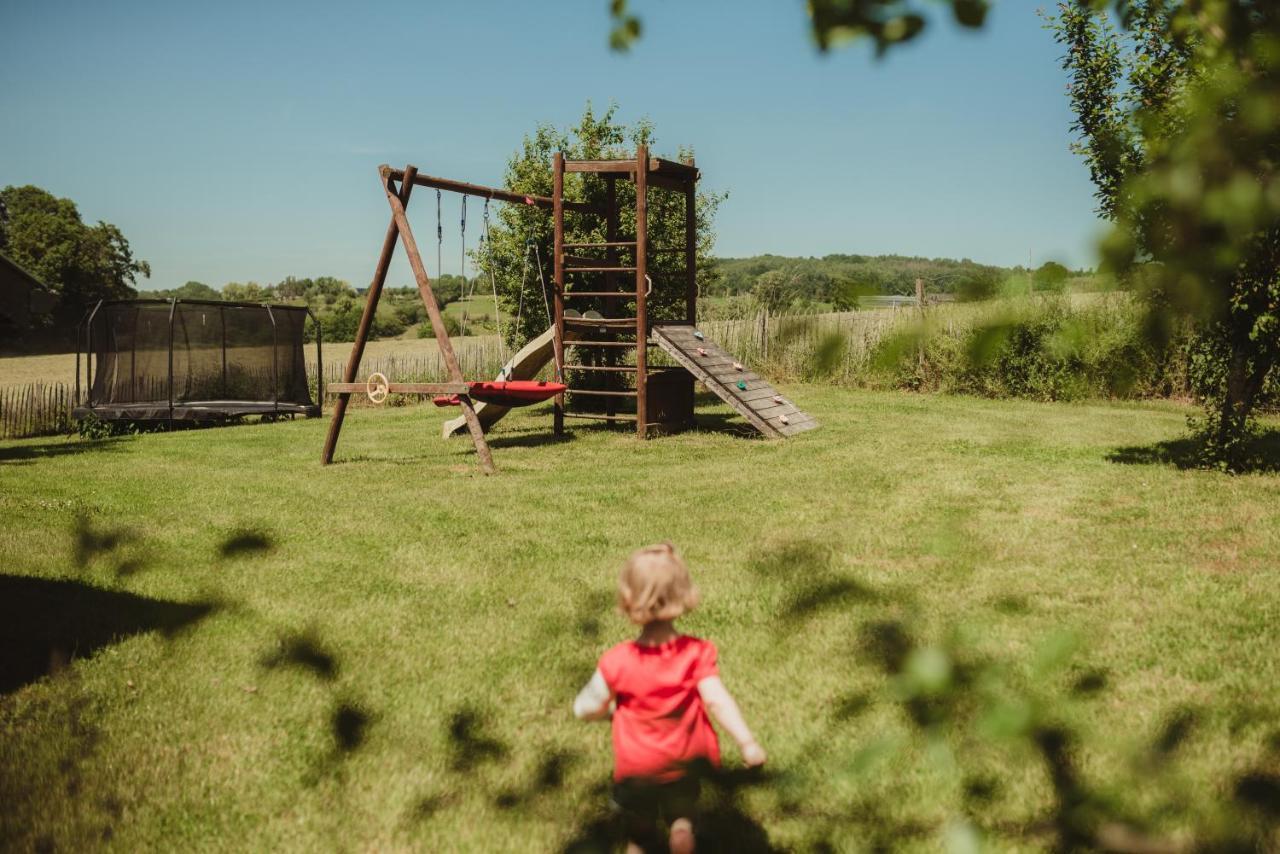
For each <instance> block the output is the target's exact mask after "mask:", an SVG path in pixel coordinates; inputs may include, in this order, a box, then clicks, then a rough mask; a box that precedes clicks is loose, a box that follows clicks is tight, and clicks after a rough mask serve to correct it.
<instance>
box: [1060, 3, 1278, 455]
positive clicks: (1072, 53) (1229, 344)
mask: <svg viewBox="0 0 1280 854" xmlns="http://www.w3.org/2000/svg"><path fill="white" fill-rule="evenodd" d="M1119 11H1120V13H1121V14H1119V15H1118V16H1117V18H1118V21H1119V23H1118V24H1116V23H1114V22H1113V20H1112V18H1111V17H1110V16H1108V15H1105V14H1102V13H1100V12H1099V11H1098V10H1097V9H1095V8H1091V7H1088V6H1082V5H1080V4H1076V3H1067V2H1063V3H1060V4H1059V6H1058V9H1057V13H1056V15H1054V16H1053V17H1052V18H1051V19H1050V26H1051V27H1052V28H1053V30H1054V32H1055V35H1056V37H1057V39H1058V41H1059V43H1061V44H1062V45H1063V46H1064V47H1065V48H1066V55H1065V57H1064V59H1063V65H1064V67H1065V68H1066V69H1067V71H1068V72H1069V73H1070V75H1071V87H1070V97H1071V106H1072V109H1073V111H1074V112H1075V114H1076V122H1075V125H1074V127H1073V129H1074V130H1075V131H1076V132H1077V134H1078V140H1077V142H1076V144H1075V146H1074V149H1075V150H1076V151H1077V152H1078V153H1079V154H1080V155H1081V156H1082V157H1083V158H1084V159H1085V162H1086V163H1087V164H1088V166H1089V170H1090V173H1091V175H1092V177H1093V181H1094V185H1095V187H1096V195H1097V198H1098V207H1099V211H1100V212H1101V213H1102V214H1103V215H1104V216H1106V217H1108V218H1109V219H1111V220H1112V221H1113V222H1114V223H1115V228H1114V230H1113V232H1112V233H1111V235H1110V236H1109V237H1108V239H1107V241H1106V243H1105V244H1104V247H1103V249H1104V256H1105V260H1106V261H1107V263H1108V265H1109V266H1110V268H1111V269H1113V270H1116V271H1118V272H1120V273H1121V274H1122V275H1127V276H1129V278H1130V280H1131V282H1132V283H1133V286H1134V287H1135V289H1136V290H1138V292H1139V293H1141V294H1142V295H1143V296H1144V297H1145V298H1146V302H1147V305H1148V306H1149V317H1148V321H1147V326H1148V329H1149V330H1150V332H1151V334H1152V336H1153V338H1154V339H1155V340H1156V341H1157V342H1159V341H1160V340H1162V338H1163V337H1164V336H1166V335H1167V334H1168V331H1169V330H1170V329H1171V328H1173V326H1174V325H1175V324H1177V323H1179V322H1181V321H1182V320H1190V321H1191V322H1192V323H1194V324H1195V325H1196V327H1197V328H1198V330H1199V339H1200V343H1199V347H1198V352H1199V354H1200V358H1198V360H1197V362H1196V365H1197V371H1196V377H1195V378H1194V379H1195V383H1196V386H1197V390H1198V392H1199V394H1200V396H1201V398H1202V399H1203V401H1204V403H1205V410H1206V414H1205V417H1204V419H1203V420H1202V421H1201V422H1200V423H1199V425H1198V426H1199V428H1200V434H1201V438H1202V439H1203V440H1204V449H1205V456H1206V461H1207V462H1210V463H1213V464H1216V465H1221V466H1224V467H1228V468H1237V467H1240V466H1243V465H1245V464H1246V463H1247V460H1246V459H1245V454H1246V449H1247V447H1248V439H1249V436H1250V433H1251V431H1252V427H1253V421H1252V419H1253V413H1254V408H1255V405H1256V404H1257V402H1258V400H1259V396H1260V395H1261V393H1262V391H1263V389H1264V387H1265V385H1266V382H1267V378H1268V376H1269V375H1270V374H1271V372H1272V370H1273V369H1274V368H1275V366H1276V364H1277V361H1278V360H1280V175H1277V169H1276V164H1277V163H1280V111H1277V110H1276V104H1277V103H1280V50H1278V49H1277V47H1276V45H1277V44H1280V8H1278V7H1277V6H1276V4H1274V3H1262V2H1251V1H1250V0H1222V2H1217V3H1187V4H1173V3H1169V2H1164V0H1130V2H1127V3H1125V4H1124V5H1123V7H1122V8H1120V9H1119Z"/></svg>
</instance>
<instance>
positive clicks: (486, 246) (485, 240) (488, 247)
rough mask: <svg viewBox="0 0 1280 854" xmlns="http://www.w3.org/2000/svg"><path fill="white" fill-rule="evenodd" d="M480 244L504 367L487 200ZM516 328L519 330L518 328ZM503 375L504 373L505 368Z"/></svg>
mask: <svg viewBox="0 0 1280 854" xmlns="http://www.w3.org/2000/svg"><path fill="white" fill-rule="evenodd" d="M480 243H481V245H482V249H483V250H485V251H482V253H481V254H484V255H485V257H486V259H487V262H488V267H489V285H490V286H491V287H492V288H493V323H494V325H495V326H496V327H497V329H498V355H499V356H501V357H502V364H503V365H504V366H505V365H506V364H507V341H506V339H505V338H504V337H503V336H502V306H501V304H500V303H499V302H498V280H497V278H496V277H495V276H494V272H493V239H492V238H491V237H490V236H489V199H485V200H484V234H483V235H481V237H480ZM486 252H487V254H486ZM517 323H518V321H517ZM516 328H517V329H519V326H517V327H516ZM503 373H505V368H504V371H503Z"/></svg>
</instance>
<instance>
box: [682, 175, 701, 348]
mask: <svg viewBox="0 0 1280 854" xmlns="http://www.w3.org/2000/svg"><path fill="white" fill-rule="evenodd" d="M685 163H686V164H687V165H689V166H692V165H693V158H692V157H690V158H687V159H686V160H685ZM697 251H698V189H697V184H695V183H694V182H693V181H690V182H689V183H688V185H686V186H685V190H684V275H685V296H684V315H685V320H687V321H688V322H689V323H690V324H695V325H696V324H697V322H698V265H697Z"/></svg>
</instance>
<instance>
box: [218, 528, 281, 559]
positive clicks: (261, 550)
mask: <svg viewBox="0 0 1280 854" xmlns="http://www.w3.org/2000/svg"><path fill="white" fill-rule="evenodd" d="M273 548H275V543H274V541H273V540H272V539H271V536H270V535H269V534H267V533H265V532H264V531H260V530H256V529H252V528H240V529H238V530H235V531H232V532H231V534H230V535H228V537H227V538H226V539H225V540H223V541H222V544H221V545H220V546H219V547H218V553H219V554H221V555H222V556H223V557H243V556H247V555H254V554H265V553H266V552H269V551H271V550H272V549H273Z"/></svg>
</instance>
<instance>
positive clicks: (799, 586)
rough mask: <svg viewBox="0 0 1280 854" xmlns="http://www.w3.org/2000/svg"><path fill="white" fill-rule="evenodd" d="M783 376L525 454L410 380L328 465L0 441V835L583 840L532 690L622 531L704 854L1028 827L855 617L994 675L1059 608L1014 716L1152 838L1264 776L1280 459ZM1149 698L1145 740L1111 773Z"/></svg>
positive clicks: (1066, 410) (1018, 411) (567, 772)
mask: <svg viewBox="0 0 1280 854" xmlns="http://www.w3.org/2000/svg"><path fill="white" fill-rule="evenodd" d="M787 392H788V393H791V394H793V395H794V397H795V399H796V400H797V401H798V402H800V404H801V405H802V406H803V407H804V408H806V409H810V410H812V411H813V412H814V413H815V414H816V415H817V417H818V418H819V419H820V420H821V422H822V424H823V427H822V429H820V430H818V431H814V432H811V433H806V434H804V435H803V436H801V437H799V438H796V439H794V440H789V441H786V442H780V443H772V442H767V441H763V440H758V439H754V438H751V437H748V436H744V435H742V434H741V433H739V432H736V431H734V430H733V429H732V428H733V426H734V425H735V424H736V422H735V420H734V419H732V418H731V417H729V415H728V414H727V413H726V412H724V411H723V410H719V409H712V410H711V411H710V414H709V415H707V417H706V418H705V419H704V429H702V430H700V431H697V432H692V433H687V434H684V435H680V436H676V437H671V438H666V439H661V440H655V441H652V442H649V443H644V444H639V443H636V442H635V440H634V439H632V438H631V437H629V436H628V435H627V434H625V433H618V432H608V431H596V430H582V431H578V432H576V433H574V434H572V436H571V438H569V439H566V440H565V441H563V442H554V441H551V440H550V438H549V435H548V434H549V431H548V428H549V419H548V418H547V417H546V416H545V411H544V410H535V411H533V412H527V411H526V412H525V413H522V414H521V415H519V416H518V417H514V418H512V419H510V420H509V421H508V422H504V423H503V424H502V425H500V428H499V429H498V430H497V431H496V433H495V434H494V436H493V447H494V453H495V460H496V462H497V464H498V466H499V469H500V473H499V474H498V475H497V476H495V477H492V478H485V477H482V476H480V475H478V474H477V469H476V466H475V462H474V456H473V454H472V452H471V451H470V450H469V443H467V442H465V441H456V442H451V443H446V442H443V441H441V440H439V439H438V438H437V436H438V431H437V422H438V421H439V419H440V418H441V417H442V414H441V413H440V412H439V411H438V410H435V409H434V408H431V407H410V408H385V409H362V410H359V411H356V412H353V413H352V414H351V416H350V417H349V419H348V422H347V425H346V428H345V430H344V433H343V437H342V443H341V444H340V446H339V459H340V463H339V464H336V465H334V466H332V467H329V468H322V467H321V466H319V464H318V458H319V454H320V445H321V441H322V437H323V433H324V429H325V423H324V422H321V421H311V422H294V423H285V424H275V425H260V426H247V427H236V428H227V429H221V430H205V431H187V432H177V433H172V434H153V435H144V436H135V437H127V438H121V439H117V440H108V441H103V442H99V443H82V442H79V441H72V440H61V439H58V440H47V439H46V440H32V441H23V442H10V443H4V444H0V484H2V488H0V562H2V563H3V565H4V567H6V569H5V570H4V571H3V572H4V573H5V574H4V575H0V637H2V639H3V643H4V645H5V650H6V652H5V661H4V668H5V671H4V678H3V683H2V684H0V691H2V692H3V693H2V694H0V755H2V756H3V757H4V758H3V760H2V761H0V802H2V803H3V804H4V808H3V810H2V811H0V848H5V849H16V850H29V849H32V848H37V849H40V850H53V849H56V850H85V849H94V848H103V847H109V848H119V849H121V850H139V849H158V848H163V849H186V850H213V849H223V850H225V849H242V848H245V847H251V848H254V849H288V850H316V849H324V850H334V849H341V850H348V849H353V850H385V849H416V850H423V851H440V850H459V849H462V850H477V851H495V850H533V851H541V850H556V849H558V848H564V847H567V846H570V845H571V844H572V843H574V842H575V841H578V842H582V841H584V840H589V839H591V838H593V834H595V833H597V832H598V831H599V830H600V828H601V827H602V826H603V825H602V824H601V823H600V822H601V817H602V815H603V811H604V806H605V789H604V785H603V784H604V783H605V781H606V779H607V776H608V773H609V768H610V754H609V735H608V727H607V726H605V725H600V724H595V725H587V724H580V723H577V722H575V721H574V720H573V719H572V717H571V714H570V703H571V701H572V698H573V696H574V693H575V692H576V690H577V689H578V687H579V685H580V684H581V683H582V682H583V681H584V680H585V679H586V677H587V676H588V675H589V674H590V672H591V670H592V667H593V665H594V662H595V660H596V658H597V656H598V655H599V654H600V653H601V652H602V651H603V650H604V649H605V648H607V646H609V645H610V644H612V643H615V642H617V641H619V640H621V639H624V638H625V637H627V636H628V634H629V633H630V631H631V630H630V629H629V628H628V626H627V625H626V624H625V623H624V622H623V621H622V620H621V618H619V617H618V616H616V614H615V613H614V612H613V611H612V608H611V592H612V583H613V578H614V573H615V571H616V569H617V567H618V565H619V564H620V561H621V560H622V559H623V558H624V557H625V555H626V554H627V553H628V552H629V551H630V550H631V549H633V548H635V547H636V546H639V545H642V544H645V543H648V542H651V541H654V540H659V539H671V540H673V541H674V542H676V543H677V544H678V545H679V546H680V547H681V548H682V549H683V550H684V552H685V555H686V557H687V559H688V561H689V563H690V564H691V567H692V569H693V572H694V575H695V579H696V580H697V581H698V582H699V584H700V586H701V588H702V591H703V594H704V605H703V607H702V608H701V609H700V610H699V611H697V612H695V613H694V614H693V615H692V616H691V617H689V618H688V619H687V620H686V621H684V623H683V628H684V629H685V630H687V631H689V632H692V633H696V634H701V635H705V636H707V637H710V638H711V639H713V640H714V641H715V642H716V643H717V644H718V645H719V647H720V652H721V669H722V673H723V675H724V678H725V682H726V684H727V685H728V686H729V687H730V689H731V690H733V691H734V692H735V693H736V694H737V696H738V699H739V701H740V704H741V706H742V707H743V711H744V713H745V715H746V717H747V718H748V720H749V721H750V722H751V723H752V725H753V726H754V728H755V729H756V731H757V734H758V737H759V739H760V741H761V742H762V744H764V746H765V747H766V749H767V750H768V751H769V756H770V762H769V768H770V769H771V772H770V776H768V777H766V778H765V779H764V780H763V781H762V782H760V783H759V785H753V786H749V787H744V788H742V789H740V790H738V789H729V790H725V791H724V792H721V799H720V800H718V801H717V802H716V804H717V806H716V808H715V810H714V811H713V814H714V815H717V816H719V817H720V819H722V820H723V821H724V822H726V823H725V824H724V825H722V827H723V828H725V829H724V830H723V832H724V833H729V832H730V831H731V830H732V831H733V832H735V833H738V834H740V835H739V836H738V837H737V838H738V839H739V842H737V843H733V844H732V845H730V848H736V849H739V850H742V849H745V848H747V847H750V846H749V845H748V842H751V843H753V844H755V845H756V847H760V846H761V844H762V843H763V842H764V841H765V840H766V839H767V842H768V844H769V845H771V846H775V847H778V848H793V849H798V850H855V851H856V850H864V849H868V848H872V847H874V846H877V845H879V846H887V847H889V848H896V849H918V850H937V849H938V847H939V842H940V839H941V838H943V837H944V836H946V837H947V838H951V837H949V836H947V835H948V834H949V833H951V832H952V830H953V829H954V827H955V819H956V817H957V816H963V815H969V816H972V817H974V821H975V823H976V824H977V825H979V826H981V827H983V828H984V829H986V830H987V831H989V832H990V833H991V834H992V835H993V838H994V847H995V848H996V849H997V850H1041V849H1043V848H1045V847H1047V846H1048V845H1049V843H1050V838H1051V837H1050V835H1049V834H1050V833H1051V831H1052V825H1047V824H1046V822H1045V820H1046V818H1049V817H1051V812H1052V810H1053V805H1054V803H1055V791H1059V793H1060V786H1059V787H1058V789H1055V784H1054V781H1053V780H1051V779H1050V777H1049V775H1047V774H1046V773H1045V771H1044V768H1043V766H1042V765H1041V764H1039V763H1038V762H1037V761H1036V759H1035V757H1034V756H1032V755H1029V753H1028V751H1027V749H1026V748H1025V747H1022V748H1020V747H1017V746H1016V745H1015V746H1011V747H1010V748H1009V750H1008V753H1007V754H1006V753H990V752H989V751H990V749H989V748H985V747H984V748H974V750H975V751H976V752H977V754H978V755H977V758H976V760H975V761H978V762H980V763H985V764H986V767H988V768H989V769H991V774H992V776H991V777H990V778H986V779H985V782H982V781H979V782H982V785H981V786H979V785H978V783H975V782H974V780H973V779H972V778H971V777H968V776H966V774H967V773H968V772H964V771H961V770H958V769H957V762H959V761H960V759H957V758H955V757H952V758H950V759H949V758H947V757H949V756H951V754H949V753H948V752H947V751H946V749H944V748H942V747H941V746H940V745H941V744H942V742H943V741H945V738H944V733H942V732H941V731H940V730H939V731H934V732H933V735H932V736H931V737H926V738H921V737H919V733H918V731H917V729H916V728H915V727H914V726H912V725H911V724H910V723H909V720H910V718H909V716H908V715H907V714H904V706H903V705H902V704H901V703H899V702H897V701H896V700H895V696H900V693H899V694H895V692H900V691H901V689H902V683H901V681H900V680H895V679H893V678H887V677H886V676H885V675H884V673H883V672H882V671H881V670H880V669H879V667H878V666H877V665H876V664H875V663H874V661H873V660H872V659H870V658H868V653H867V649H868V644H867V642H866V641H867V639H868V638H869V637H872V638H873V637H875V636H877V635H876V632H877V631H880V630H882V629H884V627H886V626H903V627H907V628H908V629H909V631H910V632H911V634H912V636H914V637H916V638H918V639H920V641H921V642H922V643H929V644H934V643H936V644H939V645H941V646H944V647H946V648H950V646H948V645H953V644H960V645H963V646H965V647H966V648H968V649H971V650H972V651H973V654H974V655H980V656H982V657H984V658H986V659H991V660H999V661H1003V662H1007V663H1008V678H1009V679H1010V680H1012V682H1013V683H1014V684H1022V683H1028V684H1030V683H1032V682H1033V681H1034V679H1035V674H1036V673H1037V672H1039V671H1038V670H1037V668H1039V667H1041V665H1040V664H1037V663H1036V662H1037V661H1041V660H1042V659H1043V658H1044V655H1045V653H1044V650H1045V648H1046V647H1045V643H1046V641H1047V640H1049V641H1050V642H1051V643H1058V641H1056V640H1053V639H1059V640H1060V639H1061V638H1062V637H1063V635H1062V632H1063V631H1070V632H1072V633H1074V636H1075V637H1076V638H1077V639H1078V646H1077V647H1076V648H1075V651H1074V653H1073V654H1072V655H1071V656H1070V658H1069V659H1068V661H1067V663H1065V664H1063V665H1062V669H1061V670H1060V671H1055V672H1054V674H1055V675H1052V676H1050V677H1046V680H1047V681H1045V682H1044V684H1043V685H1042V686H1041V688H1037V689H1036V690H1043V691H1044V692H1045V694H1044V712H1043V713H1044V714H1049V715H1052V716H1053V718H1054V719H1055V720H1058V721H1060V722H1061V725H1062V726H1064V727H1070V730H1071V732H1073V733H1075V737H1076V738H1077V739H1078V741H1077V742H1075V743H1076V744H1078V746H1077V748H1076V750H1075V752H1074V762H1075V767H1076V768H1077V769H1078V773H1079V774H1080V776H1081V777H1083V778H1085V779H1088V780H1090V781H1105V780H1116V779H1121V778H1124V777H1125V775H1127V774H1130V773H1137V775H1138V779H1141V780H1144V781H1148V782H1150V781H1153V780H1157V779H1158V780H1160V781H1162V782H1163V783H1167V784H1169V785H1171V786H1174V787H1175V790H1176V791H1177V792H1178V793H1179V794H1177V795H1176V797H1175V799H1174V800H1173V801H1172V802H1171V803H1173V806H1172V807H1171V808H1170V809H1168V810H1165V811H1163V812H1162V811H1161V804H1163V801H1160V800H1159V798H1160V797H1164V796H1163V795H1161V796H1157V795H1155V794H1153V793H1151V791H1150V790H1148V789H1146V788H1142V787H1134V788H1132V789H1124V790H1122V791H1119V792H1118V793H1117V794H1116V797H1117V798H1119V799H1120V800H1121V801H1122V802H1124V803H1127V804H1130V805H1132V806H1133V807H1134V809H1135V810H1137V809H1142V810H1144V812H1146V813H1154V814H1156V815H1158V816H1162V817H1161V818H1159V820H1158V823H1157V827H1156V830H1158V831H1159V832H1161V833H1170V834H1173V835H1174V836H1175V837H1176V835H1177V834H1178V833H1179V831H1180V827H1181V825H1180V822H1181V820H1182V819H1181V818H1180V817H1181V816H1184V815H1187V814H1191V813H1195V812H1196V811H1197V810H1199V809H1201V808H1202V807H1203V806H1204V804H1206V803H1208V802H1209V801H1212V800H1215V799H1219V798H1224V797H1227V796H1229V795H1230V793H1231V792H1232V791H1233V789H1232V786H1233V785H1235V786H1236V788H1237V789H1238V788H1239V786H1238V785H1237V784H1236V782H1235V781H1236V780H1237V779H1238V778H1239V777H1240V775H1241V774H1243V773H1245V772H1248V771H1250V769H1254V768H1257V767H1259V763H1262V766H1263V767H1271V768H1272V771H1274V770H1275V769H1274V767H1273V766H1274V765H1275V764H1276V763H1277V762H1280V739H1277V736H1276V732H1277V728H1278V727H1280V696H1278V695H1277V693H1276V691H1275V686H1276V685H1277V684H1280V654H1277V648H1278V647H1277V642H1278V641H1280V594H1277V589H1278V582H1280V566H1278V562H1277V559H1276V555H1277V552H1278V550H1280V477H1277V476H1276V475H1275V474H1256V475H1248V476H1241V477H1227V476H1223V475H1218V474H1214V473H1207V472H1201V471H1193V470H1183V469H1181V468H1179V467H1178V466H1177V465H1174V464H1169V463H1164V462H1159V461H1158V460H1159V459H1160V458H1161V457H1162V456H1169V455H1170V454H1172V455H1173V456H1174V457H1176V453H1177V448H1178V446H1177V445H1176V443H1175V444H1172V445H1168V444H1165V445H1162V444H1160V443H1167V442H1169V441H1170V440H1174V439H1176V438H1177V437H1178V436H1180V435H1181V434H1182V433H1183V430H1184V416H1185V412H1184V411H1183V410H1181V409H1178V408H1176V407H1174V406H1172V405H1074V406H1069V405H1052V404H1034V403H1026V402H995V401H983V400H974V399H968V398H960V397H923V396H913V395H904V394H872V393H865V392H849V391H843V390H839V389H834V388H824V387H817V386H802V387H795V388H789V389H787ZM452 414H453V413H444V414H443V415H445V416H448V415H452ZM424 422H425V423H424ZM881 634H883V632H881ZM69 656H74V659H75V660H74V661H72V663H71V664H70V666H65V667H64V666H61V665H63V664H64V663H65V661H66V659H67V658H68V657H69ZM51 669H52V670H53V671H54V672H53V673H52V675H48V676H45V675H44V674H46V672H48V671H50V670H51ZM1035 684H1037V685H1039V684H1040V683H1039V682H1037V683H1035ZM1069 686H1076V688H1078V689H1079V690H1075V691H1074V692H1072V691H1070V690H1067V689H1068V687H1069ZM1082 686H1083V687H1082ZM1086 689H1087V690H1086ZM1029 690H1030V689H1029ZM1186 709H1192V710H1194V714H1195V717H1194V720H1195V722H1196V725H1195V727H1194V728H1193V729H1192V730H1191V731H1190V733H1189V734H1188V733H1185V732H1183V733H1182V735H1185V736H1186V737H1185V739H1183V738H1181V737H1179V739H1178V740H1176V741H1174V744H1175V745H1176V746H1177V757H1176V758H1177V763H1176V765H1175V764H1174V763H1173V762H1172V761H1171V760H1170V761H1168V762H1166V763H1165V764H1161V765H1143V764H1142V762H1143V761H1145V760H1141V757H1142V756H1144V755H1146V754H1145V753H1144V751H1145V750H1147V747H1148V745H1150V743H1151V741H1152V739H1153V738H1156V737H1157V736H1156V734H1157V733H1158V732H1159V731H1160V730H1161V727H1162V725H1165V724H1166V723H1167V721H1169V720H1170V715H1172V714H1174V713H1175V712H1177V710H1186ZM1175 720H1181V718H1175ZM1166 731H1167V726H1166ZM1157 740H1158V739H1157ZM1179 742H1180V744H1179ZM895 744H896V745H897V746H898V749H896V750H890V749H888V748H887V747H886V745H888V746H892V745H895ZM1269 745H1270V746H1269ZM725 747H726V756H727V757H730V760H729V761H730V764H731V765H732V764H733V763H735V762H736V761H737V757H736V753H735V752H734V751H733V749H732V747H731V745H729V744H727V743H726V745H725ZM955 749H956V750H957V751H960V750H961V749H960V748H955ZM1268 750H1271V751H1272V752H1271V753H1268V752H1267V751H1268ZM1169 752H1172V751H1169ZM969 755H970V754H967V753H963V752H957V753H956V754H955V756H956V757H960V758H961V759H966V761H967V757H968V756H969ZM1161 761H1164V760H1161ZM1268 762H1269V763H1272V765H1271V766H1267V765H1266V763H1268ZM965 767H969V766H968V765H966V766H965ZM1135 769H1137V770H1136V772H1135ZM1058 783H1061V780H1058ZM1144 785H1145V784H1144ZM975 793H976V794H975ZM731 795H732V797H731ZM979 796H981V797H979ZM1171 797H1173V796H1171ZM1179 799H1180V800H1179ZM975 804H979V805H980V808H979V806H975ZM1153 804H1154V806H1153ZM743 840H746V841H743ZM711 841H714V840H711ZM824 846H825V847H824ZM726 850H728V849H726Z"/></svg>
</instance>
